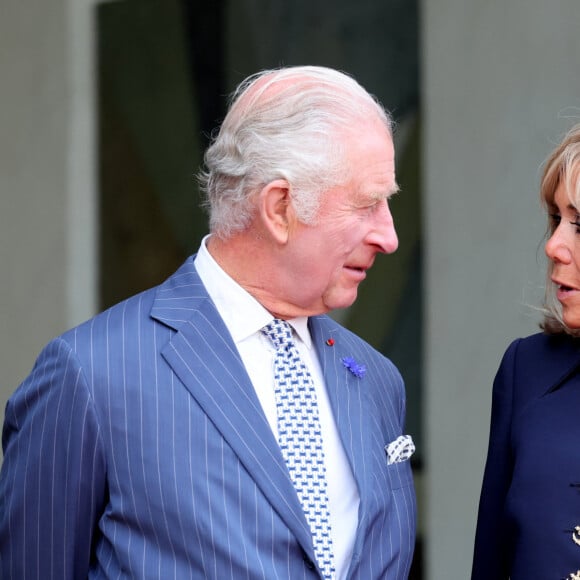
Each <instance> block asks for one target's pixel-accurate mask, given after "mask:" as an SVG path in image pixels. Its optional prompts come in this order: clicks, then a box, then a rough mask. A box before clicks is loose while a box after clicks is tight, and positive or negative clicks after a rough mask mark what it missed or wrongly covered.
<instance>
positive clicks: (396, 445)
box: [385, 435, 415, 465]
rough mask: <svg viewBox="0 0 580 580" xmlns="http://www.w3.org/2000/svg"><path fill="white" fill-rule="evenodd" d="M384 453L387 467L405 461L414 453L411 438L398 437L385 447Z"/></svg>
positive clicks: (406, 436) (408, 436)
mask: <svg viewBox="0 0 580 580" xmlns="http://www.w3.org/2000/svg"><path fill="white" fill-rule="evenodd" d="M385 451H386V452H387V465H392V464H393V463H401V461H407V459H409V457H411V455H413V453H414V452H415V444H414V443H413V438H412V437H411V436H410V435H400V436H399V437H397V438H396V439H395V440H394V441H391V443H389V444H388V445H385Z"/></svg>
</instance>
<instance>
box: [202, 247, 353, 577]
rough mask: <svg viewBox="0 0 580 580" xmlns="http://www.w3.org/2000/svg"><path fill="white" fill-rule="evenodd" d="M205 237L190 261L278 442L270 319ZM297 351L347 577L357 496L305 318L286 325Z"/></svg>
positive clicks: (338, 559)
mask: <svg viewBox="0 0 580 580" xmlns="http://www.w3.org/2000/svg"><path fill="white" fill-rule="evenodd" d="M208 237H209V236H206V237H205V238H204V240H203V241H202V243H201V247H200V249H199V252H198V254H197V255H196V257H195V267H196V269H197V271H198V273H199V276H200V278H201V280H202V282H203V284H204V286H205V288H206V290H207V292H208V294H209V295H210V297H211V299H212V300H213V302H214V304H215V306H216V308H217V310H218V312H219V314H220V316H221V317H222V319H223V321H224V323H225V325H226V326H227V328H228V330H229V331H230V334H231V336H232V338H233V340H234V343H235V344H236V347H237V348H238V351H239V353H240V356H241V358H242V361H243V363H244V365H245V367H246V370H247V372H248V375H249V377H250V380H251V381H252V384H253V385H254V388H255V390H256V394H257V396H258V399H259V400H260V403H261V405H262V408H263V410H264V413H265V415H266V418H267V420H268V422H269V424H270V427H271V428H272V431H273V432H274V435H275V436H276V440H277V439H278V426H277V422H276V399H275V395H274V374H273V362H274V347H273V345H272V343H271V342H270V340H269V339H268V338H267V337H266V336H264V335H263V334H262V333H261V332H260V330H261V329H262V328H263V327H264V326H266V325H267V324H268V323H270V322H271V321H272V320H273V316H272V314H270V312H268V311H267V310H266V309H265V308H264V307H263V306H262V305H261V304H260V303H259V302H258V301H257V300H256V299H255V298H254V297H253V296H251V295H250V294H249V293H248V292H247V291H246V290H244V289H243V288H242V287H241V286H240V285H239V284H238V283H237V282H235V281H234V280H233V279H232V278H231V277H230V276H229V275H228V274H226V272H224V270H223V269H222V268H221V267H220V266H219V265H218V264H217V262H216V261H215V260H214V259H213V258H212V256H211V255H210V253H209V252H208V250H207V247H206V241H207V239H208ZM288 323H289V324H290V325H291V326H292V328H293V334H294V340H295V342H296V346H297V348H298V350H299V352H300V355H301V356H302V359H303V360H304V362H305V364H306V366H307V367H308V370H309V371H310V374H311V375H312V379H313V381H314V386H315V389H316V396H317V398H318V410H319V414H320V424H321V428H322V434H323V447H324V455H325V463H326V475H327V479H328V501H329V509H330V521H331V526H332V537H333V543H334V556H335V565H336V578H337V579H338V580H342V579H343V578H345V577H346V573H347V572H348V567H349V564H350V560H351V557H352V550H353V545H354V539H355V535H356V529H357V525H358V507H359V500H360V498H359V494H358V488H357V485H356V482H355V480H354V477H353V474H352V470H351V467H350V464H349V462H348V458H347V457H346V454H345V452H344V448H343V446H342V443H341V441H340V436H339V433H338V429H337V427H336V423H335V421H334V415H333V413H332V408H331V406H330V401H329V399H328V393H327V391H326V387H325V385H324V378H323V376H322V371H321V368H320V363H319V361H318V357H317V355H316V350H315V349H314V348H313V346H312V340H311V337H310V332H309V330H308V318H307V317H300V318H293V319H291V320H288Z"/></svg>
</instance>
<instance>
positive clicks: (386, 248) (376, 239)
mask: <svg viewBox="0 0 580 580" xmlns="http://www.w3.org/2000/svg"><path fill="white" fill-rule="evenodd" d="M375 217H376V219H375V223H374V224H373V229H372V230H371V232H370V233H369V235H368V238H367V241H368V242H369V243H370V244H373V245H375V246H377V247H378V248H379V251H381V252H383V253H385V254H392V253H393V252H394V251H395V250H396V249H397V248H398V247H399V238H398V236H397V232H396V230H395V223H394V221H393V215H392V214H391V209H390V208H389V203H388V201H387V200H384V201H382V202H381V207H380V208H378V209H377V213H376V214H375Z"/></svg>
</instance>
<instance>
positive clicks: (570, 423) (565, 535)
mask: <svg viewBox="0 0 580 580" xmlns="http://www.w3.org/2000/svg"><path fill="white" fill-rule="evenodd" d="M576 526H580V341H579V340H577V339H573V338H571V337H570V336H568V335H554V336H549V335H546V334H535V335H533V336H530V337H528V338H525V339H518V340H516V341H514V342H513V343H512V344H511V345H510V347H509V348H508V349H507V351H506V353H505V355H504V357H503V360H502V362H501V366H500V368H499V370H498V373H497V376H496V378H495V381H494V386H493V404H492V417H491V431H490V439H489V450H488V456H487V463H486V467H485V474H484V479H483V486H482V491H481V499H480V505H479V516H478V523H477V533H476V539H475V551H474V559H473V571H472V580H507V579H508V578H510V579H511V580H530V579H537V580H551V579H554V580H565V579H568V578H572V577H576V574H580V527H578V528H576Z"/></svg>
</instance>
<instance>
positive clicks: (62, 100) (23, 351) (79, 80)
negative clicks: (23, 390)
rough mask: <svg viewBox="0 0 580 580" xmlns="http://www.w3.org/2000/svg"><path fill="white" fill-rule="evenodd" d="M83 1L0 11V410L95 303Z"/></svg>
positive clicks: (31, 2)
mask: <svg viewBox="0 0 580 580" xmlns="http://www.w3.org/2000/svg"><path fill="white" fill-rule="evenodd" d="M90 15H91V6H90V2H89V1H88V0H86V1H85V2H83V1H82V0H68V1H67V0H54V1H51V2H42V1H41V0H6V1H5V2H3V5H2V18H0V75H1V78H2V83H1V84H2V100H1V103H0V191H1V194H0V272H1V274H0V275H1V280H2V292H1V299H0V328H1V331H0V368H1V369H2V381H1V383H0V409H1V411H0V416H3V410H4V404H5V401H6V399H7V398H8V396H9V395H10V393H11V392H12V391H13V390H14V389H15V388H16V386H17V384H18V382H19V381H20V380H21V379H22V378H23V377H24V376H25V375H26V374H27V373H28V372H29V370H30V368H31V366H32V364H33V362H34V358H35V356H36V354H37V353H38V351H39V349H40V348H41V347H42V346H43V344H44V343H45V342H46V341H47V340H48V339H49V338H51V337H52V336H53V335H55V334H57V333H59V332H61V331H63V330H64V329H65V328H66V327H68V326H70V325H71V324H73V323H76V322H80V321H81V320H82V319H83V318H86V317H87V316H89V315H90V314H92V313H93V311H94V308H95V302H96V300H95V284H94V279H95V275H96V274H95V258H94V252H95V242H94V237H95V234H94V232H95V229H96V225H95V224H96V214H95V212H94V209H93V208H94V205H95V201H94V199H95V177H94V175H95V172H94V169H93V167H94V163H95V160H94V146H93V129H92V125H93V105H92V94H93V92H94V91H93V87H92V82H93V81H92V72H93V63H92V43H91V39H92V36H93V34H92V23H91V18H90Z"/></svg>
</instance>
